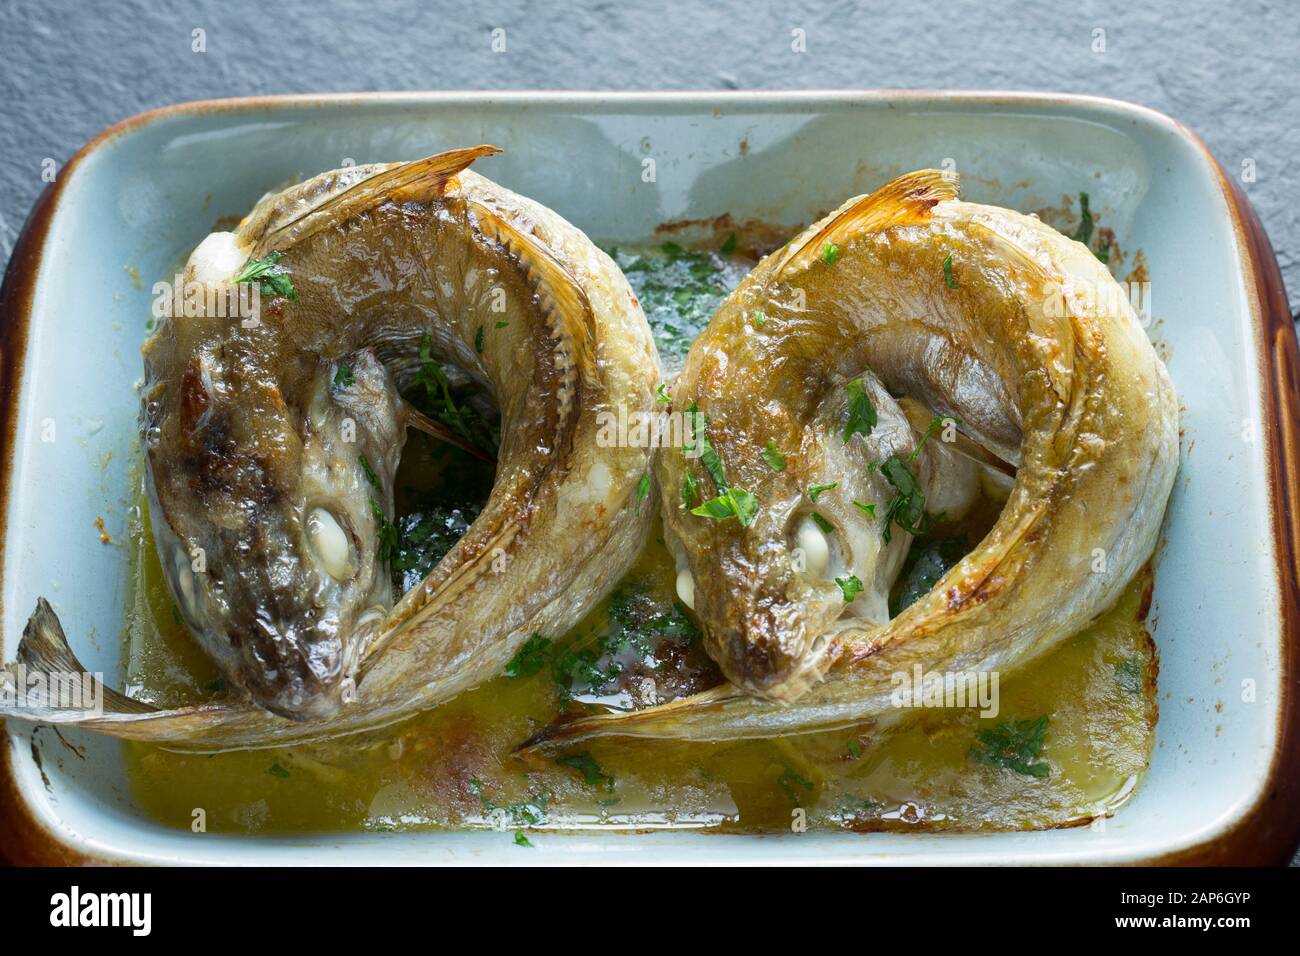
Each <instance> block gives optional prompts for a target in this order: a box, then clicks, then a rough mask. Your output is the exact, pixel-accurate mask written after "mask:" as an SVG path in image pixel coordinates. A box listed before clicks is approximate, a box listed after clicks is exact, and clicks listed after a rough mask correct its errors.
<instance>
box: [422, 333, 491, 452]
mask: <svg viewBox="0 0 1300 956" xmlns="http://www.w3.org/2000/svg"><path fill="white" fill-rule="evenodd" d="M415 384H416V386H423V387H424V395H423V396H422V398H421V400H420V401H419V402H418V403H417V404H419V406H420V410H421V411H422V412H424V413H425V414H427V415H428V416H429V417H430V418H432V419H433V420H434V421H436V422H440V423H441V424H443V425H446V426H447V427H448V428H450V429H451V430H452V431H454V432H456V433H457V434H458V435H460V436H461V437H462V438H464V439H465V440H466V441H467V442H469V443H470V444H471V445H474V446H476V447H478V448H481V449H484V450H488V451H490V450H492V449H494V448H496V446H497V443H498V436H497V432H496V429H495V428H493V427H492V426H491V425H489V424H488V422H487V421H486V420H485V419H484V418H483V416H481V415H480V414H479V413H478V412H476V411H475V410H474V408H473V407H472V406H470V405H468V404H464V405H460V404H457V402H456V399H455V397H454V396H453V395H452V393H451V381H450V380H449V379H448V378H447V373H446V372H444V371H443V370H442V366H441V365H440V364H439V363H438V360H437V359H436V358H434V356H433V337H432V336H431V335H429V333H428V332H425V333H424V335H422V336H421V337H420V369H419V371H418V372H417V373H416V375H415Z"/></svg>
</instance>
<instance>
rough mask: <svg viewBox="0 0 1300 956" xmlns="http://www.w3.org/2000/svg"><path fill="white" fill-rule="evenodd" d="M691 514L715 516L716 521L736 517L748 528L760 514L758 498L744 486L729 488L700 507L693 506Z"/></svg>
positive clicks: (703, 516) (707, 516)
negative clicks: (743, 487)
mask: <svg viewBox="0 0 1300 956" xmlns="http://www.w3.org/2000/svg"><path fill="white" fill-rule="evenodd" d="M691 514H693V515H697V516H699V517H701V518H713V519H714V520H715V521H725V520H726V519H727V518H736V519H738V520H739V521H740V525H741V527H743V528H748V527H749V526H750V525H751V524H753V523H754V517H755V515H757V514H758V499H757V498H755V497H754V496H753V495H751V494H750V493H749V492H748V491H745V490H744V489H742V488H728V489H727V490H726V491H725V492H724V493H723V494H720V495H718V497H716V498H710V499H709V500H708V501H706V502H704V504H702V505H700V506H699V507H698V508H692V509H691Z"/></svg>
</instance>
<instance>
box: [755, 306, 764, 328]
mask: <svg viewBox="0 0 1300 956" xmlns="http://www.w3.org/2000/svg"><path fill="white" fill-rule="evenodd" d="M753 319H754V324H755V325H757V326H758V327H759V328H762V327H763V326H764V325H766V324H767V316H766V315H764V314H763V310H762V309H756V310H755V311H754V315H753Z"/></svg>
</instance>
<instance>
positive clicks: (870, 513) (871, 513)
mask: <svg viewBox="0 0 1300 956" xmlns="http://www.w3.org/2000/svg"><path fill="white" fill-rule="evenodd" d="M853 507H855V508H857V509H858V510H859V511H861V512H862V513H863V514H864V515H866V516H867V517H868V518H871V519H872V520H874V519H875V517H876V506H875V505H874V504H870V505H864V504H863V503H862V502H861V501H855V502H853Z"/></svg>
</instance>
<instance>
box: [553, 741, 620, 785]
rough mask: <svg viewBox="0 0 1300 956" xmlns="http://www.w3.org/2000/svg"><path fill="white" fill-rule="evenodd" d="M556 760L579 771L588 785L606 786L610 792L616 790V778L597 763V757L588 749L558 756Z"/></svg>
mask: <svg viewBox="0 0 1300 956" xmlns="http://www.w3.org/2000/svg"><path fill="white" fill-rule="evenodd" d="M555 762H556V763H558V764H560V765H561V766H564V767H572V768H573V769H574V770H576V771H578V772H579V773H580V774H582V779H583V781H584V782H585V783H586V784H587V785H588V786H591V787H604V788H605V789H606V790H607V791H610V792H613V790H614V778H613V777H611V776H610V775H609V774H607V773H605V772H604V771H603V770H601V769H600V764H598V763H596V760H595V758H593V757H592V756H591V754H590V753H589V752H588V751H585V750H584V751H583V752H582V753H577V754H567V755H566V756H563V757H556V758H555Z"/></svg>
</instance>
